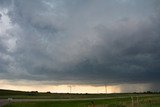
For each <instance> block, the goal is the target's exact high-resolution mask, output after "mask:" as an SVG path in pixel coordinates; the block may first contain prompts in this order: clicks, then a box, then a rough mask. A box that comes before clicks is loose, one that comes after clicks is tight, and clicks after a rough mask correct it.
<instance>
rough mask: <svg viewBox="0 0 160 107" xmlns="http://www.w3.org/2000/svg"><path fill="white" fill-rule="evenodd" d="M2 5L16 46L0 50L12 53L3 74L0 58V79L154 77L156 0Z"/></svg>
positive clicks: (38, 0) (158, 59) (21, 0)
mask: <svg viewBox="0 0 160 107" xmlns="http://www.w3.org/2000/svg"><path fill="white" fill-rule="evenodd" d="M1 2H3V4H9V3H8V2H7V1H6V2H5V1H4V0H2V1H1ZM6 8H8V7H7V6H6ZM8 10H9V13H8V15H9V17H10V18H11V21H12V24H13V25H15V26H16V28H14V29H13V28H11V29H10V30H9V31H10V32H9V35H12V36H10V38H13V37H14V38H16V49H15V50H14V51H13V52H8V51H6V52H5V51H4V52H3V54H8V55H9V56H11V57H12V58H13V60H12V61H14V62H16V65H12V67H13V68H14V69H16V70H17V69H18V72H17V71H15V70H13V71H12V72H14V73H15V75H14V76H12V77H9V75H10V73H11V72H10V71H8V72H7V70H8V69H6V68H7V65H10V64H4V63H5V62H4V61H3V60H2V61H1V62H0V66H3V69H4V70H3V71H6V74H5V75H6V76H3V77H1V78H10V79H14V78H17V79H22V78H23V79H29V80H32V79H33V80H41V81H45V80H50V81H72V82H75V83H97V84H104V82H105V81H108V82H110V83H117V84H119V83H154V82H159V81H160V79H159V78H160V77H159V74H160V72H159V70H160V67H159V64H160V56H159V55H160V51H159V48H160V43H159V40H160V31H159V27H160V22H159V17H160V13H159V10H160V3H159V0H152V1H151V0H134V1H129V0H125V1H121V0H114V1H113V0H100V1H99V0H87V1H86V0H75V1H73V0H59V1H56V0H55V1H53V0H43V1H42V0H34V1H33V0H27V1H26V0H15V1H14V8H8ZM0 38H1V36H0ZM0 44H2V43H0ZM3 45H4V46H5V43H3V44H2V46H3ZM2 46H0V52H2V51H3V50H5V49H4V48H3V47H2ZM10 63H12V62H10ZM4 65H6V66H4ZM7 75H8V76H7Z"/></svg>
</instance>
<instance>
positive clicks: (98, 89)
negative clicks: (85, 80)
mask: <svg viewBox="0 0 160 107" xmlns="http://www.w3.org/2000/svg"><path fill="white" fill-rule="evenodd" d="M46 84H47V83H43V82H35V81H14V82H13V81H7V80H0V89H9V90H21V91H39V92H47V91H50V92H54V93H70V92H71V93H106V88H105V86H92V85H54V84H53V85H52V84H51V83H48V84H47V85H46ZM133 87H134V88H133ZM147 87H149V85H148V84H121V85H112V86H107V93H120V92H143V91H146V90H147V89H148V88H147ZM147 91H148V90H147Z"/></svg>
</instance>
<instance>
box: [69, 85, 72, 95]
mask: <svg viewBox="0 0 160 107" xmlns="http://www.w3.org/2000/svg"><path fill="white" fill-rule="evenodd" d="M68 87H69V91H70V93H71V92H72V85H69V86H68Z"/></svg>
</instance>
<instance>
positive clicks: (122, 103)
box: [0, 90, 160, 107]
mask: <svg viewBox="0 0 160 107" xmlns="http://www.w3.org/2000/svg"><path fill="white" fill-rule="evenodd" d="M7 98H13V101H12V103H8V104H7V105H5V106H3V107H160V93H121V94H107V95H106V94H69V93H50V92H46V93H39V92H23V91H12V90H0V99H7ZM85 98H88V100H84V99H85ZM90 98H97V99H94V100H93V99H90ZM98 98H105V99H98ZM15 99H20V100H21V99H69V100H67V101H65V100H64V101H58V100H57V101H42V100H41V101H39V100H38V101H25V102H16V101H15ZM70 99H75V100H70ZM76 99H77V100H76ZM82 99H83V100H82ZM14 101H15V102H14Z"/></svg>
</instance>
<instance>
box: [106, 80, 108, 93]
mask: <svg viewBox="0 0 160 107" xmlns="http://www.w3.org/2000/svg"><path fill="white" fill-rule="evenodd" d="M105 92H106V95H107V93H108V90H107V82H105Z"/></svg>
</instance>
